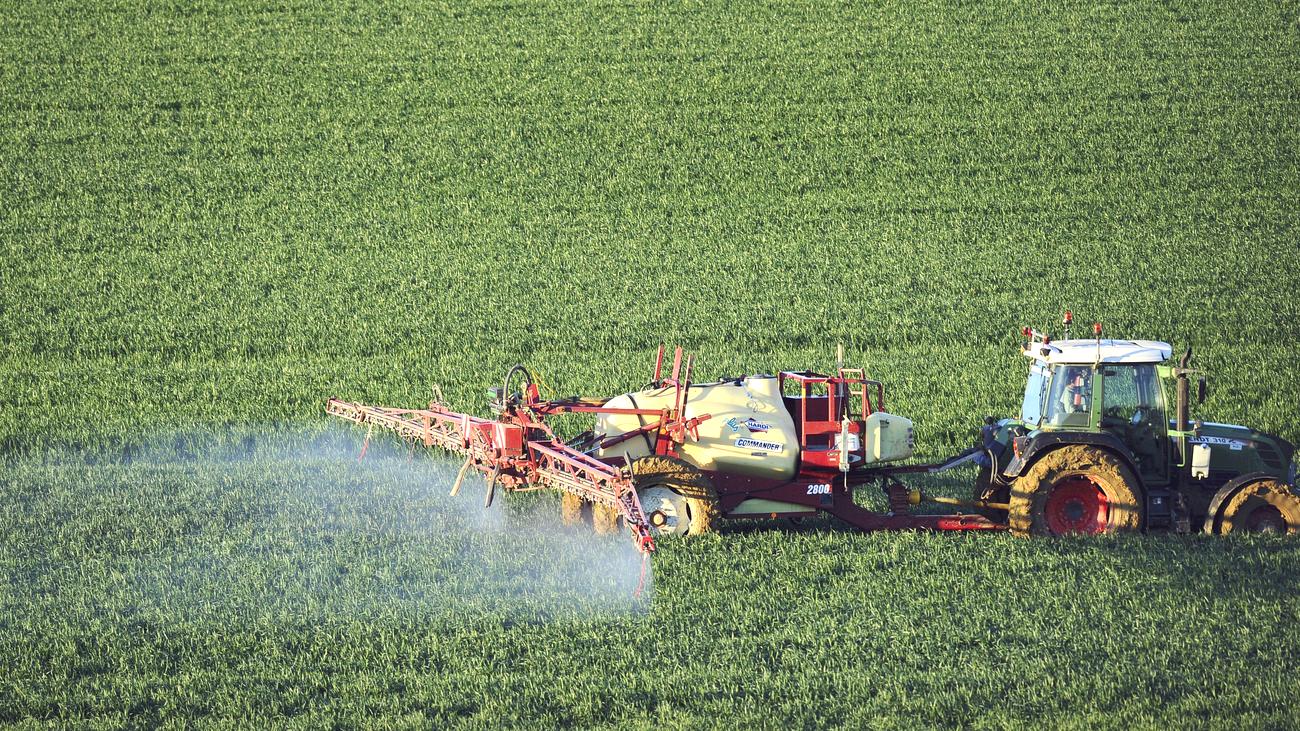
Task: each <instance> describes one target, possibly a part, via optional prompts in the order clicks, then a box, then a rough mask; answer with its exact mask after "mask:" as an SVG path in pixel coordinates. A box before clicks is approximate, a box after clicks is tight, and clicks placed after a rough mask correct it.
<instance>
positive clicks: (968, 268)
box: [0, 0, 1300, 728]
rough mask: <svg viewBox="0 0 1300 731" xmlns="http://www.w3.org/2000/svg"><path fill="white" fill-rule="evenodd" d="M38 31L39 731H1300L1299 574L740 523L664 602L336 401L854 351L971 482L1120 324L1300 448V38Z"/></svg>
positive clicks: (1186, 557) (1199, 10)
mask: <svg viewBox="0 0 1300 731" xmlns="http://www.w3.org/2000/svg"><path fill="white" fill-rule="evenodd" d="M3 18H4V19H3V21H2V22H0V251H2V252H3V261H2V262H0V455H2V456H0V724H14V725H17V726H20V727H30V728H37V727H45V726H67V727H101V728H110V727H120V726H144V727H152V726H156V725H176V726H181V725H200V726H207V725H215V726H229V727H236V726H249V725H256V726H264V725H276V726H281V725H283V726H295V727H313V728H314V727H321V726H375V727H412V728H420V727H439V728H441V727H448V726H468V727H499V726H508V727H522V728H546V727H592V726H605V725H610V726H620V727H640V728H660V727H663V728H699V727H738V728H751V727H757V728H792V727H797V728H809V727H822V726H835V727H847V728H862V727H907V728H910V727H916V726H927V727H933V726H950V725H960V726H974V727H1007V726H1013V727H1039V726H1049V727H1073V728H1094V727H1109V728H1130V727H1135V726H1136V727H1159V728H1170V727H1175V728H1184V727H1220V728H1222V727H1232V728H1241V727H1249V728H1295V727H1297V726H1300V703H1297V699H1300V660H1298V659H1297V658H1300V632H1298V631H1297V621H1298V620H1300V571H1298V570H1297V567H1298V565H1300V542H1298V541H1295V540H1286V539H1283V538H1273V537H1268V536H1261V537H1246V538H1231V539H1226V538H1223V539H1221V538H1209V537H1203V536H1172V535H1152V536H1118V537H1109V538H1105V539H1082V538H1079V539H1068V540H1043V541H1021V540H1016V539H1013V538H1011V537H1009V536H1006V535H1000V534H999V535H956V534H936V535H929V534H859V533H855V532H852V531H849V530H847V529H845V528H844V527H843V526H841V525H839V524H836V523H834V522H833V521H830V520H818V521H812V522H811V523H809V524H805V525H803V526H801V527H799V528H797V529H789V528H785V527H781V526H773V525H766V524H761V523H748V524H747V523H737V524H735V525H732V526H724V529H723V530H722V531H721V532H719V533H716V534H712V535H707V536H702V537H699V538H696V539H689V540H683V541H664V542H662V544H661V547H660V550H659V551H658V553H656V554H655V556H654V558H653V561H652V564H651V565H650V566H649V567H648V573H647V576H646V584H647V586H646V590H645V592H644V593H643V594H642V595H641V596H640V597H634V596H633V590H634V588H635V587H636V585H637V583H638V580H639V578H640V569H641V564H640V561H639V559H638V558H637V556H636V554H635V552H634V550H633V549H632V547H631V545H630V542H629V541H627V540H626V538H625V537H623V536H618V537H599V536H594V535H586V534H584V533H581V532H570V531H566V530H563V529H561V528H560V526H559V520H558V499H557V498H556V497H555V496H554V495H550V494H530V495H511V496H509V498H510V499H508V500H506V501H504V504H502V503H501V502H499V503H498V504H496V505H494V506H493V508H492V509H491V510H486V511H485V510H482V509H481V499H482V484H481V483H475V484H471V485H469V486H467V488H466V490H465V492H464V493H463V494H462V495H460V496H459V497H457V498H454V499H453V498H450V497H448V496H447V494H446V493H447V487H448V483H449V482H450V479H449V476H448V475H449V472H450V473H452V474H454V471H455V469H456V467H457V464H456V463H455V461H454V460H448V459H445V458H438V457H434V458H428V457H426V456H424V455H416V456H415V457H414V459H410V458H409V457H408V455H406V454H405V453H403V452H402V451H401V449H400V448H399V447H398V446H394V445H387V444H379V445H376V446H374V447H373V449H374V453H373V456H368V457H367V458H366V461H365V462H362V463H360V464H358V463H357V462H356V460H355V454H356V450H357V449H358V448H359V446H360V438H361V434H360V433H358V432H357V431H355V430H350V429H346V428H343V427H341V426H336V425H331V424H327V423H326V422H325V417H324V415H323V413H322V408H323V405H324V401H325V399H326V398H327V397H329V396H331V395H338V396H343V397H347V398H351V399H355V400H359V401H364V402H368V403H379V404H388V405H394V406H404V405H411V406H416V405H420V404H423V403H425V402H427V401H428V399H429V397H430V394H431V393H432V390H433V387H434V384H440V385H441V387H442V388H443V390H444V391H445V393H446V395H447V398H448V400H449V401H450V402H451V403H452V404H453V405H454V406H456V407H458V408H461V409H464V410H467V411H471V412H475V413H484V411H485V403H484V402H485V399H484V397H483V393H484V392H485V389H487V388H488V387H490V386H492V385H494V384H496V383H499V381H500V378H501V376H502V374H503V373H504V371H505V369H506V368H507V367H508V366H509V365H511V364H513V363H516V362H524V363H527V364H529V365H531V366H533V367H534V368H535V369H536V370H537V371H539V372H540V373H541V374H543V376H544V377H545V380H546V381H547V383H548V384H549V385H550V386H552V387H553V388H554V390H555V391H557V392H559V393H561V394H569V393H579V392H581V393H586V394H590V395H611V394H614V393H620V392H623V391H627V390H631V389H634V388H636V387H638V386H640V384H642V383H644V382H645V381H646V380H647V379H648V378H649V376H650V370H651V367H652V361H653V356H654V349H655V348H656V346H657V345H658V344H659V343H660V342H668V343H670V344H681V345H683V346H685V347H687V348H688V349H690V350H691V351H692V352H694V353H696V355H697V358H698V361H697V362H698V366H697V368H698V370H697V373H698V374H699V375H700V376H701V377H706V378H707V377H713V376H721V375H728V374H737V373H742V372H760V371H767V372H772V371H775V370H777V369H781V368H820V369H827V368H829V367H830V366H831V364H832V362H833V356H834V351H835V345H836V344H837V343H841V342H842V343H844V344H845V347H846V351H847V353H848V355H849V357H850V359H852V360H854V361H856V362H859V363H861V364H862V365H864V366H865V367H866V368H867V370H868V372H869V374H871V375H872V376H874V377H876V378H879V379H881V380H883V381H885V382H886V383H887V384H888V390H887V393H886V400H887V404H888V405H889V408H890V409H891V411H894V412H896V413H899V414H903V415H906V416H908V417H910V418H912V419H913V420H915V421H916V424H917V442H918V454H917V457H918V458H919V459H925V460H930V459H939V458H942V457H944V456H947V455H949V454H952V453H954V452H955V451H957V450H960V449H962V448H964V447H965V446H967V445H968V444H970V443H971V442H972V441H973V439H974V438H975V435H976V430H977V427H978V425H979V424H980V420H981V419H982V418H983V417H984V416H985V415H987V414H994V415H1008V414H1011V413H1012V412H1013V411H1014V410H1015V409H1016V408H1017V407H1018V404H1019V391H1020V389H1021V387H1022V383H1023V379H1024V373H1025V364H1024V359H1023V358H1022V357H1021V356H1020V355H1019V354H1018V344H1019V336H1018V329H1019V328H1020V327H1021V326H1023V325H1027V324H1028V325H1034V326H1036V327H1039V328H1043V327H1051V328H1053V329H1055V327H1056V323H1057V322H1058V321H1059V317H1060V313H1061V311H1062V310H1063V309H1065V308H1067V307H1069V308H1072V309H1073V310H1074V312H1075V313H1076V314H1077V316H1078V318H1079V321H1080V323H1082V324H1084V325H1085V326H1086V325H1087V324H1088V323H1091V322H1092V321H1094V320H1099V321H1101V322H1103V323H1104V324H1105V327H1106V331H1107V333H1109V334H1113V335H1116V336H1129V337H1147V338H1157V339H1164V340H1169V341H1171V342H1172V343H1173V344H1174V347H1175V348H1176V349H1178V350H1181V348H1182V347H1183V346H1185V345H1188V344H1191V345H1192V346H1194V348H1195V351H1196V360H1195V363H1196V365H1197V367H1199V368H1202V369H1204V370H1205V371H1206V372H1207V373H1208V374H1209V377H1210V388H1211V390H1210V396H1209V398H1208V399H1207V401H1206V403H1205V404H1204V405H1202V406H1200V407H1198V409H1197V410H1196V414H1197V415H1199V416H1202V417H1204V418H1205V419H1207V420H1215V421H1224V422H1234V423H1243V424H1249V425H1251V426H1253V427H1255V428H1258V429H1261V430H1264V431H1269V432H1272V433H1275V434H1278V435H1280V436H1282V437H1284V438H1286V439H1289V440H1291V441H1293V442H1300V415H1297V409H1298V408H1300V366H1297V365H1296V356H1295V354H1294V352H1292V348H1293V347H1294V346H1295V343H1296V342H1297V341H1300V234H1298V233H1297V224H1298V223H1300V205H1298V204H1297V201H1300V9H1297V7H1296V5H1295V4H1294V3H1254V2H1249V1H1248V2H1245V3H1210V2H1206V3H1199V2H1177V1H1175V2H1150V3H1146V2H1135V3H1130V2H1112V3H1098V4H1091V3H1084V4H1062V7H1058V8H1052V7H1050V5H1048V4H1023V3H998V4H983V3H967V2H952V3H937V2H926V1H922V2H901V1H897V0H887V1H886V2H884V3H870V4H868V3H859V4H854V3H839V4H836V3H820V2H811V3H771V4H755V3H743V4H734V3H726V4H724V3H717V4H710V3H642V2H629V3H590V4H582V3H546V2H538V3H421V2H413V1H404V2H371V3H335V2H329V3H324V4H322V3H269V2H258V1H257V0H232V1H231V2H222V3H217V2H206V3H197V2H195V3H191V2H173V3H145V2H127V1H125V0H113V1H110V2H92V3H72V2H62V1H55V2H40V3H37V2H27V3H14V2H5V3H4V4H3ZM972 481H973V474H971V473H970V472H969V471H967V472H964V473H952V475H951V476H945V477H944V479H937V480H932V481H931V482H930V483H929V484H927V487H931V488H933V489H935V490H936V491H940V490H942V491H947V492H949V493H950V494H955V495H968V494H969V491H970V484H971V482H972Z"/></svg>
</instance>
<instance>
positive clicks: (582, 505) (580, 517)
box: [560, 491, 592, 525]
mask: <svg viewBox="0 0 1300 731" xmlns="http://www.w3.org/2000/svg"><path fill="white" fill-rule="evenodd" d="M591 512H592V511H591V503H590V502H589V501H587V500H583V499H582V498H580V497H578V496H577V495H574V494H573V493H571V492H567V491H561V492H560V522H562V523H564V524H565V525H582V524H584V523H590V522H591Z"/></svg>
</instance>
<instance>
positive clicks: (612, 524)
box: [591, 503, 618, 535]
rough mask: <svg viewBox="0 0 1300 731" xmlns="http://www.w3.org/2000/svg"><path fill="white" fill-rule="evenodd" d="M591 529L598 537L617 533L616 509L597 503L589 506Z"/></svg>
mask: <svg viewBox="0 0 1300 731" xmlns="http://www.w3.org/2000/svg"><path fill="white" fill-rule="evenodd" d="M591 527H592V528H593V529H595V531H596V533H598V534H600V535H609V534H611V533H616V532H617V531H618V509H617V508H615V507H613V506H611V505H601V504H599V503H597V504H594V505H592V506H591Z"/></svg>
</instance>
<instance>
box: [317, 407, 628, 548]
mask: <svg viewBox="0 0 1300 731" xmlns="http://www.w3.org/2000/svg"><path fill="white" fill-rule="evenodd" d="M325 412H326V413H327V414H330V415H331V416H337V417H339V418H341V419H346V420H348V421H351V422H354V423H356V424H361V425H364V426H366V427H367V429H368V430H369V429H373V428H374V427H379V428H381V429H387V430H389V431H392V432H394V433H396V434H397V435H398V436H399V437H401V438H402V439H403V440H405V441H407V442H412V443H414V442H419V443H421V444H423V445H424V446H426V447H440V448H442V449H444V450H447V451H449V452H453V453H455V454H459V455H463V456H464V457H465V468H464V469H462V473H461V474H462V477H463V475H464V471H465V469H468V468H469V467H475V468H476V469H478V470H479V471H480V472H482V473H484V474H485V475H487V476H488V479H489V481H490V483H491V485H492V487H494V486H495V485H496V484H498V483H499V484H501V485H503V486H504V487H505V488H506V489H510V490H532V489H539V488H548V487H549V488H554V489H557V490H563V491H565V492H570V493H573V494H575V495H577V496H579V497H581V498H582V499H584V500H588V501H591V502H592V503H595V504H599V505H606V506H608V507H611V508H613V509H615V510H617V511H618V515H619V517H621V518H622V519H623V523H624V525H626V526H627V527H628V529H629V530H630V531H631V532H632V536H633V540H634V541H635V542H636V545H637V548H638V549H640V550H641V551H642V552H646V553H649V552H651V551H653V550H654V539H653V538H652V537H651V535H650V530H649V526H648V524H647V522H646V519H645V515H644V513H643V512H642V510H641V503H640V501H639V500H638V499H637V494H636V490H635V489H634V488H633V484H632V478H631V477H630V476H629V475H626V474H624V472H623V471H622V470H620V469H618V468H616V467H613V466H611V465H609V464H606V463H604V462H601V461H600V460H597V459H594V458H592V457H589V456H588V455H586V454H583V453H582V452H579V451H577V450H574V449H572V448H570V447H569V446H567V445H566V444H564V443H563V442H561V441H559V440H558V439H556V438H555V437H554V435H553V434H552V433H551V432H550V430H549V429H547V428H546V427H544V426H543V425H541V424H540V423H529V422H528V420H526V419H525V420H521V421H493V420H490V419H483V418H480V417H476V416H470V415H468V414H461V413H457V412H453V411H449V410H446V409H444V408H442V407H441V406H440V405H439V404H436V403H435V404H430V407H429V408H428V409H392V408H385V407H380V406H366V405H364V404H357V403H351V402H348V401H342V400H340V399H336V398H331V399H330V400H329V402H328V403H327V404H326V405H325ZM369 437H370V432H369V431H367V436H366V438H367V440H369ZM364 453H365V451H364V448H363V450H362V454H363V455H364ZM459 483H460V480H459V479H458V480H457V488H458V487H459ZM492 487H489V492H491V490H492ZM455 489H456V488H453V491H454V490H455Z"/></svg>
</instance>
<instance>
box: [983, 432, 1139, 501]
mask: <svg viewBox="0 0 1300 731" xmlns="http://www.w3.org/2000/svg"><path fill="white" fill-rule="evenodd" d="M1015 441H1016V443H1017V444H1018V446H1019V447H1020V448H1019V449H1018V450H1017V452H1018V454H1016V456H1014V457H1012V458H1011V463H1010V464H1008V465H1007V468H1006V469H1005V470H1004V471H1003V472H1002V475H1003V477H1005V478H1007V479H1009V480H1014V479H1015V478H1017V477H1019V476H1020V474H1021V473H1022V472H1024V471H1025V469H1026V468H1027V467H1029V465H1031V464H1033V463H1034V462H1035V461H1037V460H1038V458H1039V457H1041V456H1042V455H1044V454H1046V453H1047V452H1049V451H1051V450H1053V449H1055V448H1057V447H1060V446H1064V445H1066V444H1086V445H1089V446H1093V447H1101V448H1103V449H1105V450H1107V451H1109V452H1111V453H1113V454H1114V455H1115V456H1116V457H1117V458H1118V459H1119V460H1120V461H1121V462H1123V463H1124V466H1125V467H1128V468H1129V471H1131V472H1132V473H1133V476H1134V477H1136V478H1137V480H1138V483H1139V484H1138V485H1137V487H1139V488H1145V485H1144V484H1141V483H1142V476H1141V474H1139V473H1138V469H1137V464H1136V463H1135V462H1134V461H1133V455H1132V454H1130V453H1129V450H1128V448H1127V447H1125V446H1124V443H1123V442H1121V441H1120V440H1119V439H1117V438H1116V437H1115V436H1113V435H1111V434H1107V433H1106V432H1101V433H1094V432H1038V433H1037V434H1030V435H1028V436H1024V437H1019V438H1017V439H1016V440H1015Z"/></svg>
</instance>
